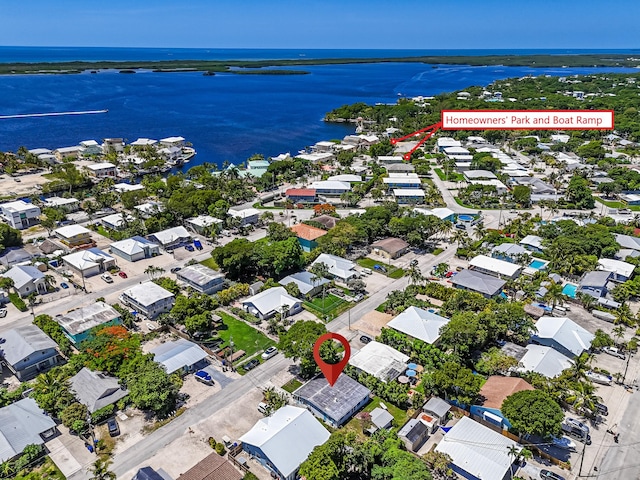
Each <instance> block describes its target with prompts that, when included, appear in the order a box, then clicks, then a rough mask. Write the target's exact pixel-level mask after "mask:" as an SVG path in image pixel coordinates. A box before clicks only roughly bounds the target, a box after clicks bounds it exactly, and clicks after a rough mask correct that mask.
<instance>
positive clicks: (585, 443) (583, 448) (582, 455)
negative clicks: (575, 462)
mask: <svg viewBox="0 0 640 480" xmlns="http://www.w3.org/2000/svg"><path fill="white" fill-rule="evenodd" d="M586 448H587V439H586V438H585V439H584V443H583V444H582V454H581V455H580V471H579V472H578V477H581V476H582V464H583V463H584V451H585V449H586Z"/></svg>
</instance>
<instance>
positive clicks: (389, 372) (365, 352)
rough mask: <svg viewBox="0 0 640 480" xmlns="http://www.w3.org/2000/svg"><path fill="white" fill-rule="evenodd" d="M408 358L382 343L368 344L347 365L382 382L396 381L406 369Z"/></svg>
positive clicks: (352, 356)
mask: <svg viewBox="0 0 640 480" xmlns="http://www.w3.org/2000/svg"><path fill="white" fill-rule="evenodd" d="M408 361H409V356H408V355H405V354H404V353H402V352H399V351H397V350H396V349H394V348H391V347H390V346H388V345H385V344H384V343H379V342H376V341H373V342H369V343H368V344H366V345H365V346H364V347H362V349H360V351H359V352H357V353H356V354H355V355H351V358H350V359H349V364H350V365H353V366H354V367H356V368H358V369H360V370H362V371H363V372H366V373H368V374H370V375H373V376H374V377H376V378H378V379H380V380H382V381H383V382H386V381H390V380H394V379H396V378H397V377H398V376H399V375H401V374H402V373H403V372H404V371H405V370H406V369H407V362H408Z"/></svg>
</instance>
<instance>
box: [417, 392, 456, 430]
mask: <svg viewBox="0 0 640 480" xmlns="http://www.w3.org/2000/svg"><path fill="white" fill-rule="evenodd" d="M449 410H451V405H450V404H449V403H448V402H445V401H444V400H443V399H441V398H440V397H431V398H430V399H429V401H428V402H427V403H425V404H424V405H423V406H422V411H423V412H424V413H428V414H429V415H432V416H433V417H435V418H436V419H437V420H438V423H440V425H444V424H445V423H447V415H448V414H449Z"/></svg>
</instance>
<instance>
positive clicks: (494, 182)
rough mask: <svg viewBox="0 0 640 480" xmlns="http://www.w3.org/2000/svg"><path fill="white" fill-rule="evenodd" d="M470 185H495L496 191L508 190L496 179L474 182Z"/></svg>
mask: <svg viewBox="0 0 640 480" xmlns="http://www.w3.org/2000/svg"><path fill="white" fill-rule="evenodd" d="M470 183H472V184H473V185H493V186H494V187H496V190H506V189H507V186H506V185H505V184H504V183H502V182H501V181H500V180H498V179H496V178H494V179H493V180H472V181H471V182H470Z"/></svg>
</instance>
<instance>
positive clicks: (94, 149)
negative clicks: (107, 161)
mask: <svg viewBox="0 0 640 480" xmlns="http://www.w3.org/2000/svg"><path fill="white" fill-rule="evenodd" d="M80 146H81V147H82V154H83V155H102V153H103V152H102V146H101V145H100V144H99V143H98V142H96V141H95V140H83V141H81V142H80Z"/></svg>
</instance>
